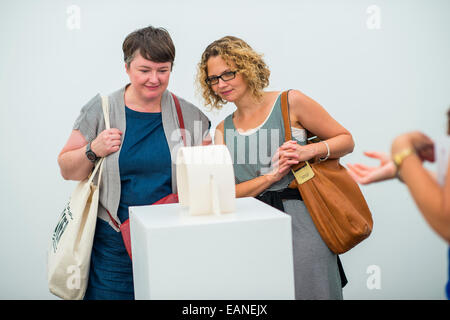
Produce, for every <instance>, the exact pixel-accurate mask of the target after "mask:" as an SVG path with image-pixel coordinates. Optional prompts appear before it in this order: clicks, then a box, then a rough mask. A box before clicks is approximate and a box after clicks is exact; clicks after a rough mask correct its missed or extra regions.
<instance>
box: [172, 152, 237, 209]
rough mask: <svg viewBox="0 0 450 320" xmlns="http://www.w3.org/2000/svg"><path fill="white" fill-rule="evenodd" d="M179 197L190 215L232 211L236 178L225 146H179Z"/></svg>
mask: <svg viewBox="0 0 450 320" xmlns="http://www.w3.org/2000/svg"><path fill="white" fill-rule="evenodd" d="M177 186H178V199H179V202H180V205H181V206H182V207H187V208H188V212H189V214H190V215H193V216H195V215H208V214H215V215H217V214H221V213H230V212H234V211H235V199H236V190H235V181H234V172H233V163H232V160H231V156H230V152H229V151H228V149H227V147H226V146H224V145H209V146H195V147H182V148H180V150H179V151H178V154H177Z"/></svg>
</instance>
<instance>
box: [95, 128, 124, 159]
mask: <svg viewBox="0 0 450 320" xmlns="http://www.w3.org/2000/svg"><path fill="white" fill-rule="evenodd" d="M121 136H122V132H121V131H120V130H119V129H116V128H112V129H109V130H103V131H102V132H101V133H100V134H99V135H98V136H97V138H95V139H94V140H93V141H92V143H91V150H92V151H93V152H94V153H95V154H96V155H97V157H99V158H101V157H106V156H108V155H110V154H111V153H113V152H116V151H118V150H119V148H120V144H121V140H120V138H121Z"/></svg>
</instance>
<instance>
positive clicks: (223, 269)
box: [130, 198, 295, 300]
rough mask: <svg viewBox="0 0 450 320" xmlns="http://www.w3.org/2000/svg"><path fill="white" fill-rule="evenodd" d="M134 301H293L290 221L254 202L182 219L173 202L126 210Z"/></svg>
mask: <svg viewBox="0 0 450 320" xmlns="http://www.w3.org/2000/svg"><path fill="white" fill-rule="evenodd" d="M130 228H131V229H130V230H131V244H132V252H133V277H134V290H135V297H136V299H160V300H163V299H164V300H167V299H176V300H190V299H202V300H225V299H232V300H236V299H237V300H239V299H243V300H245V299H258V300H259V299H262V300H272V299H294V298H295V297H294V271H293V260H292V235H291V218H290V216H289V215H287V214H285V213H283V212H281V211H279V210H276V209H274V208H272V207H270V206H268V205H266V204H265V203H263V202H261V201H258V200H256V199H254V198H241V199H236V212H235V213H227V214H222V215H218V216H214V215H211V216H189V215H188V210H187V209H186V208H182V207H181V206H180V205H179V204H166V205H155V206H141V207H130Z"/></svg>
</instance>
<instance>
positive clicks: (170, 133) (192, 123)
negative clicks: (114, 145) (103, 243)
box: [73, 86, 210, 231]
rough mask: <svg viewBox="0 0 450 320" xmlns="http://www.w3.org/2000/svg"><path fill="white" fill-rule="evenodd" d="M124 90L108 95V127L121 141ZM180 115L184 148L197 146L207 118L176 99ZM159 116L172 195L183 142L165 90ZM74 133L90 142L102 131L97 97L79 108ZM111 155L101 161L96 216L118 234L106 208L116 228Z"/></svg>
mask: <svg viewBox="0 0 450 320" xmlns="http://www.w3.org/2000/svg"><path fill="white" fill-rule="evenodd" d="M125 88H126V86H125V87H123V88H121V89H119V90H117V91H115V92H113V93H111V94H110V95H109V117H110V123H111V128H117V129H119V130H120V131H122V132H123V134H122V142H123V139H124V137H125V134H126V119H125V101H124V94H125ZM178 100H179V101H180V106H181V112H182V115H183V120H184V125H185V129H186V143H187V145H188V146H189V145H201V144H202V141H203V138H204V137H206V135H207V133H208V132H209V127H210V122H209V120H208V118H207V117H206V116H205V115H204V114H203V113H202V112H201V111H200V110H199V109H198V108H197V107H195V106H194V105H193V104H191V103H190V102H188V101H186V100H184V99H182V98H179V97H178ZM161 116H162V123H163V128H164V133H165V136H166V140H167V143H168V145H169V149H170V153H171V158H172V192H173V193H176V192H177V180H176V168H175V161H176V156H177V151H178V149H179V148H180V147H182V146H183V140H182V137H181V134H180V130H178V129H179V123H178V116H177V112H176V108H175V102H174V100H173V97H172V95H171V94H170V92H169V91H167V90H166V91H165V92H164V93H163V95H162V99H161ZM73 129H74V130H79V131H80V132H81V134H82V135H83V136H84V137H85V139H86V140H87V141H92V140H94V139H95V138H96V137H97V135H99V134H100V133H101V132H102V131H103V130H105V121H104V118H103V110H102V101H101V96H100V94H97V95H96V96H95V97H93V98H92V99H91V100H90V101H89V102H88V103H87V104H86V105H85V106H84V107H83V108H82V109H81V112H80V115H79V116H78V118H77V120H76V121H75V124H74V126H73ZM120 151H121V148H120V149H119V151H118V152H114V153H112V154H110V155H109V156H107V157H106V158H105V161H104V167H103V174H102V179H101V185H100V203H99V209H98V217H99V218H100V219H103V220H105V221H107V222H108V223H109V224H110V225H111V227H112V228H113V229H114V230H116V231H119V229H118V228H117V227H116V226H115V225H114V224H113V223H112V221H111V219H110V218H109V215H108V213H107V212H106V209H107V210H108V211H109V213H110V214H111V216H112V217H113V218H114V220H116V222H117V223H118V224H119V225H120V221H119V219H118V217H117V210H118V208H119V201H120V173H119V154H120Z"/></svg>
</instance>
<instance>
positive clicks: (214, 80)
mask: <svg viewBox="0 0 450 320" xmlns="http://www.w3.org/2000/svg"><path fill="white" fill-rule="evenodd" d="M236 73H237V70H236V71H226V72H224V73H222V74H221V75H220V76H213V77H208V78H206V84H208V85H210V86H212V85H215V84H218V83H219V79H222V80H223V81H230V80H233V79H234V78H236Z"/></svg>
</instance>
